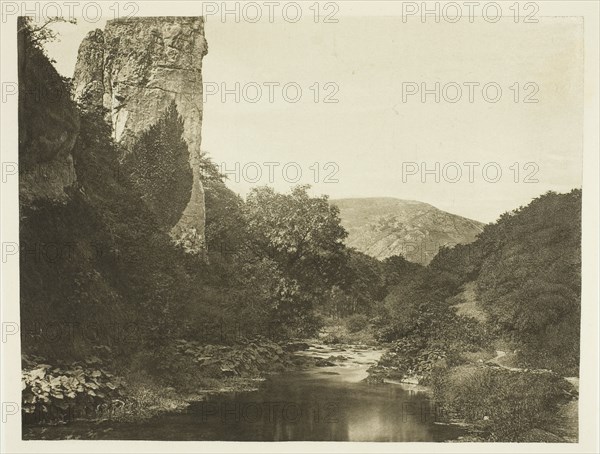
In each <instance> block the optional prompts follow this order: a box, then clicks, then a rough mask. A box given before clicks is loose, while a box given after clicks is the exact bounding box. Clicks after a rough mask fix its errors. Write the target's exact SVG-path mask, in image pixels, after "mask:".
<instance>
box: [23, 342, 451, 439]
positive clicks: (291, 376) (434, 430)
mask: <svg viewBox="0 0 600 454" xmlns="http://www.w3.org/2000/svg"><path fill="white" fill-rule="evenodd" d="M332 353H333V354H335V355H339V354H340V351H337V350H333V349H331V348H329V347H322V346H320V347H317V348H315V349H311V350H310V351H308V352H304V353H303V354H306V355H310V356H316V357H320V358H327V357H329V356H331V355H332ZM380 355H381V352H377V351H373V350H365V349H362V350H361V349H349V350H346V351H344V352H343V356H344V357H345V358H346V360H345V361H342V362H340V363H338V365H337V366H335V367H323V368H318V367H317V368H314V369H312V370H308V371H302V372H298V371H296V372H290V373H286V374H282V375H277V376H273V377H271V378H269V379H268V380H267V381H265V382H263V383H262V385H261V387H260V389H259V391H255V392H248V393H236V394H226V395H215V396H212V397H209V398H208V399H207V400H206V401H204V402H197V403H195V404H192V405H191V406H190V407H189V408H188V410H187V411H186V412H183V413H171V414H163V415H160V416H157V417H155V418H153V419H151V420H148V421H141V422H136V423H117V422H114V421H107V422H105V423H102V424H94V423H90V422H76V423H74V424H70V425H67V426H63V427H55V428H53V429H52V430H48V432H46V433H45V434H44V435H45V436H48V437H50V438H58V439H64V438H67V437H75V438H98V439H110V440H220V441H380V442H386V441H388V442H389V441H395V442H402V441H405V442H409V441H410V442H418V441H445V440H449V439H454V438H457V437H458V436H459V435H460V434H461V431H460V429H458V428H456V427H452V426H445V425H439V424H435V421H436V420H438V421H439V419H440V416H441V415H440V412H439V409H438V408H436V407H435V406H434V405H432V403H431V402H430V401H429V399H428V397H427V395H426V394H425V393H423V392H414V391H409V390H407V389H404V388H403V387H401V386H398V385H395V384H379V385H369V384H366V383H364V382H363V381H362V379H363V378H365V377H366V375H367V373H366V370H367V368H368V367H369V365H370V364H372V363H373V362H374V361H376V360H377V358H378V357H379V356H380ZM32 438H37V437H36V436H33V437H32Z"/></svg>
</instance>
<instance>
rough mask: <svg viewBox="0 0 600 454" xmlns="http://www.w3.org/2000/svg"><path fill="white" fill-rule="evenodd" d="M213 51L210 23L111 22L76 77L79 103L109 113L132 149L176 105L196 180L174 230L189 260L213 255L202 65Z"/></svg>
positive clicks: (92, 36)
mask: <svg viewBox="0 0 600 454" xmlns="http://www.w3.org/2000/svg"><path fill="white" fill-rule="evenodd" d="M207 50H208V46H207V43H206V39H205V37H204V20H203V18H202V17H177V16H172V17H139V18H128V19H116V20H111V21H108V23H107V24H106V27H105V29H104V31H101V30H94V31H92V32H90V33H89V34H88V35H87V36H86V38H85V39H84V40H83V42H82V43H81V45H80V47H79V54H78V57H77V64H76V66H75V73H74V75H73V82H74V87H75V95H76V97H77V98H79V99H86V100H87V101H88V102H91V103H94V104H96V105H98V106H103V107H105V108H106V109H108V114H107V115H108V117H109V121H110V123H111V124H112V131H113V137H114V139H115V140H116V141H117V142H119V143H121V144H123V145H125V149H127V148H130V147H131V145H132V144H133V143H134V142H135V140H136V139H137V138H138V137H139V136H140V135H141V134H142V133H143V132H144V131H145V130H147V129H148V128H149V127H150V126H152V125H153V124H155V123H157V122H158V120H159V119H160V118H161V117H162V116H163V115H164V113H165V111H166V110H167V109H168V108H169V106H170V105H171V104H172V103H173V102H174V103H175V105H176V107H177V111H178V113H179V115H180V116H181V118H182V119H183V127H184V133H183V139H184V140H185V141H186V143H187V145H188V150H189V163H190V166H191V168H192V172H193V186H192V188H191V191H190V194H191V196H190V200H189V202H188V204H187V206H186V208H185V210H184V211H183V213H182V214H181V218H180V220H179V221H178V222H177V224H176V225H174V226H172V228H171V236H172V237H173V239H174V240H175V241H176V242H178V243H180V244H182V245H183V246H184V248H185V249H186V250H187V251H188V252H194V253H201V254H204V252H205V238H204V226H205V206H204V189H203V186H202V181H201V179H200V174H201V172H200V163H199V157H200V141H201V128H202V94H203V92H202V58H203V57H204V55H206V53H207Z"/></svg>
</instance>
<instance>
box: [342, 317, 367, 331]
mask: <svg viewBox="0 0 600 454" xmlns="http://www.w3.org/2000/svg"><path fill="white" fill-rule="evenodd" d="M368 324H369V317H367V316H366V315H365V314H353V315H351V316H350V317H348V318H347V319H346V326H347V327H348V331H350V332H351V333H356V332H358V331H360V330H362V329H364V328H366V327H367V326H368Z"/></svg>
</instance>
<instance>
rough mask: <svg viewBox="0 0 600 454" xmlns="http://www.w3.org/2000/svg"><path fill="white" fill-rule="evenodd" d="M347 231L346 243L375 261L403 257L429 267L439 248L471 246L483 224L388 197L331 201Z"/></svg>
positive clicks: (433, 208)
mask: <svg viewBox="0 0 600 454" xmlns="http://www.w3.org/2000/svg"><path fill="white" fill-rule="evenodd" d="M331 203H332V204H334V205H337V207H338V208H339V209H340V217H341V219H342V225H343V226H344V228H345V229H346V230H347V231H348V238H347V239H346V244H347V245H348V246H350V247H353V248H356V249H357V250H359V251H360V252H363V253H365V254H367V255H370V256H372V257H375V258H378V259H381V260H383V259H385V258H387V257H391V256H393V255H402V256H404V257H405V258H406V259H407V260H409V261H411V262H414V263H419V264H422V265H426V264H428V263H429V262H430V261H431V259H432V258H433V257H434V256H435V255H436V254H437V252H438V250H439V248H440V246H443V245H450V246H453V245H455V244H465V243H470V242H472V241H474V240H475V238H476V236H477V235H478V234H479V233H480V232H481V231H482V230H483V225H484V224H483V223H481V222H478V221H474V220H472V219H467V218H463V217H461V216H457V215H455V214H451V213H447V212H445V211H442V210H440V209H438V208H436V207H434V206H432V205H429V204H427V203H423V202H417V201H414V200H401V199H395V198H391V197H380V198H355V199H337V200H332V201H331Z"/></svg>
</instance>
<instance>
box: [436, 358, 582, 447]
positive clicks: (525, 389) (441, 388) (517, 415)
mask: <svg viewBox="0 0 600 454" xmlns="http://www.w3.org/2000/svg"><path fill="white" fill-rule="evenodd" d="M431 384H432V387H433V391H434V396H435V399H436V400H437V401H438V402H440V403H441V404H443V406H444V407H445V408H446V409H447V410H448V411H449V412H450V413H451V414H453V415H455V416H456V417H458V418H460V419H463V420H465V421H466V422H469V423H474V424H476V425H477V426H479V427H480V428H481V429H482V430H484V431H485V433H487V439H488V440H489V441H500V442H515V441H520V440H521V438H522V437H523V436H524V434H525V433H526V432H528V431H529V430H531V429H534V428H540V427H543V426H544V425H545V424H546V423H548V422H549V421H550V420H551V419H552V418H553V416H554V415H555V414H556V411H557V408H558V406H559V405H561V404H562V403H564V402H566V401H567V400H569V398H570V397H569V394H570V393H571V392H572V387H571V385H570V384H569V383H568V382H566V381H565V380H564V379H562V378H561V377H559V376H557V375H554V374H550V373H531V372H520V371H519V372H517V371H509V370H505V369H500V368H490V367H474V366H461V367H456V368H453V369H448V368H445V367H439V368H436V369H434V371H433V373H432V382H431Z"/></svg>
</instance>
